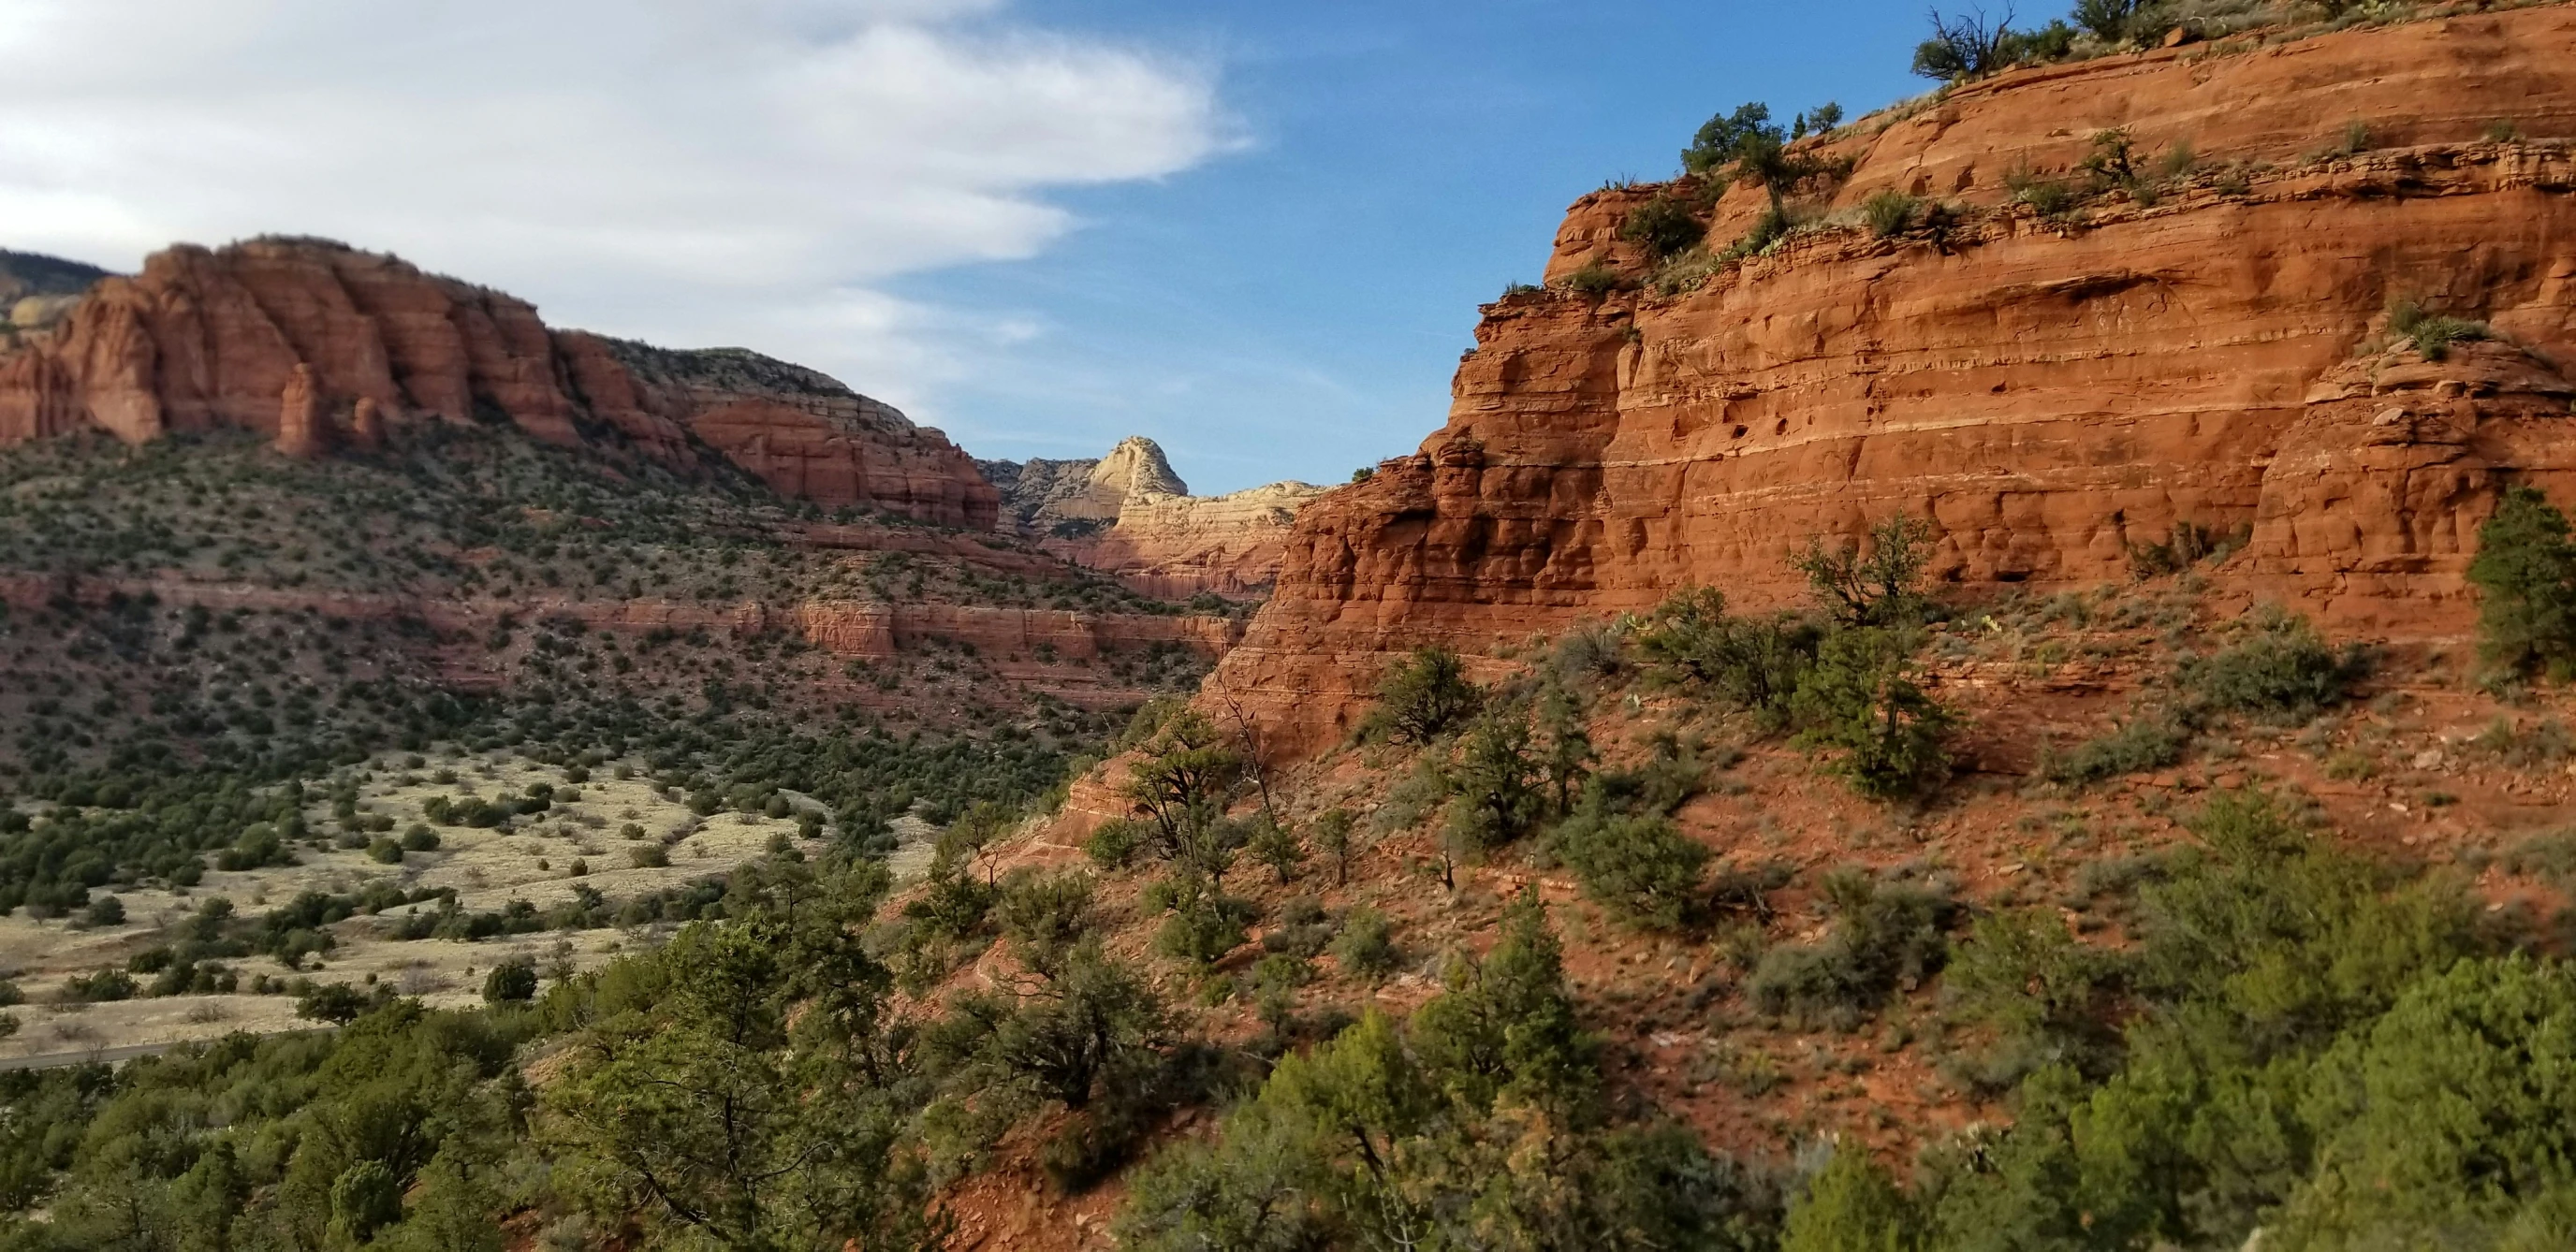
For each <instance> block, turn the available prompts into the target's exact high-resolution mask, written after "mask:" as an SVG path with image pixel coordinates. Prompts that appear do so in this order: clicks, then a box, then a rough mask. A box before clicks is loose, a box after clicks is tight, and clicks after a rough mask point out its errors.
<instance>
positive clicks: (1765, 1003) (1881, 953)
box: [1746, 870, 1958, 1028]
mask: <svg viewBox="0 0 2576 1252" xmlns="http://www.w3.org/2000/svg"><path fill="white" fill-rule="evenodd" d="M1823 885H1824V892H1825V896H1826V898H1827V899H1828V900H1830V901H1831V902H1832V904H1833V907H1834V913H1835V920H1834V928H1833V930H1832V931H1831V932H1830V933H1828V934H1827V935H1826V936H1825V938H1824V939H1823V940H1822V941H1820V942H1818V943H1814V944H1798V945H1790V946H1783V947H1777V948H1773V949H1771V950H1770V951H1769V952H1767V953H1765V954H1764V955H1763V957H1762V963H1761V965H1759V966H1758V967H1756V968H1755V970H1754V971H1753V977H1752V979H1751V980H1750V981H1749V982H1748V983H1747V984H1746V991H1747V992H1748V993H1749V994H1750V995H1751V996H1752V998H1753V1003H1754V1004H1755V1005H1756V1006H1757V1007H1759V1008H1760V1009H1761V1010H1762V1011H1763V1012H1765V1013H1771V1014H1774V1015H1777V1016H1782V1017H1788V1018H1792V1019H1795V1020H1799V1021H1804V1022H1820V1023H1827V1024H1832V1025H1836V1026H1841V1027H1845V1028H1848V1027H1850V1026H1852V1025H1855V1024H1857V1023H1858V1022H1859V1020H1860V1019H1861V1017H1862V1016H1863V1015H1864V1014H1867V1013H1870V1012H1874V1011H1876V1010H1877V1009H1878V1007H1879V1006H1880V1005H1882V1004H1885V1003H1886V1002H1887V999H1888V997H1889V996H1891V995H1894V994H1896V993H1897V992H1899V991H1910V990H1912V989H1914V988H1915V987H1916V986H1918V985H1920V984H1921V983H1922V981H1923V980H1924V979H1925V978H1928V977H1930V976H1931V975H1933V974H1935V973H1938V972H1939V971H1940V969H1941V965H1942V962H1943V960H1944V959H1945V958H1946V957H1947V955H1948V952H1949V944H1948V940H1947V939H1946V938H1945V937H1944V932H1945V931H1947V930H1948V929H1949V927H1950V924H1951V922H1952V920H1953V919H1954V918H1955V917H1956V916H1957V914H1958V905H1957V903H1956V902H1954V901H1953V900H1952V899H1951V898H1950V897H1949V896H1948V895H1947V894H1946V893H1943V892H1939V891H1935V890H1932V889H1929V888H1926V887H1921V886H1914V885H1909V884H1881V883H1879V882H1877V881H1875V880H1873V879H1872V878H1870V877H1869V876H1868V875H1867V874H1864V873H1861V872H1859V871H1855V870H1841V871H1836V872H1835V873H1832V874H1828V875H1826V877H1825V880H1824V884H1823Z"/></svg>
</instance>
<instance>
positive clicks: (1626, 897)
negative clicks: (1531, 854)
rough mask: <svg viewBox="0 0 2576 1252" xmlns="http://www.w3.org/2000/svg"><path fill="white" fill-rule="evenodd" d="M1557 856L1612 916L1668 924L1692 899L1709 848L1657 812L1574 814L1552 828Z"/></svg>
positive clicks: (1640, 922)
mask: <svg viewBox="0 0 2576 1252" xmlns="http://www.w3.org/2000/svg"><path fill="white" fill-rule="evenodd" d="M1556 847H1557V855H1559V856H1561V857H1563V858H1564V860H1565V863H1566V864H1567V865H1568V866H1569V867H1571V868H1572V869H1573V870H1574V874H1575V877H1576V878H1577V879H1579V880H1581V881H1582V883H1583V892H1584V894H1585V895H1588V896H1590V897H1591V898H1592V899H1593V901H1594V902H1595V903H1598V904H1600V905H1601V906H1602V907H1603V908H1605V909H1608V910H1609V911H1610V912H1611V913H1612V914H1613V915H1615V916H1618V917H1621V918H1624V919H1626V920H1628V921H1630V922H1633V923H1635V924H1637V925H1640V926H1647V927H1655V928H1661V929H1667V930H1668V929H1671V928H1672V927H1675V926H1678V925H1680V924H1681V923H1682V921H1683V919H1684V917H1685V915H1686V914H1687V913H1688V911H1689V910H1690V908H1691V906H1692V905H1693V904H1694V903H1695V902H1696V899H1697V895H1698V890H1699V883H1700V874H1701V872H1702V870H1704V869H1705V868H1706V867H1707V865H1708V858H1709V851H1708V849H1707V848H1706V847H1705V846H1703V845H1701V844H1700V843H1699V842H1697V841H1696V840H1693V839H1690V838H1687V837H1685V836H1684V835H1683V834H1682V833H1681V832H1680V831H1679V830H1676V829H1674V827H1673V824H1672V823H1671V822H1670V821H1667V820H1665V819H1663V818H1661V817H1647V816H1625V815H1604V814H1602V813H1600V812H1598V811H1597V810H1595V811H1592V812H1587V813H1581V814H1577V815H1576V816H1575V817H1573V818H1571V819H1569V820H1568V821H1567V822H1566V823H1565V824H1564V825H1563V826H1561V827H1559V828H1558V830H1557V833H1556Z"/></svg>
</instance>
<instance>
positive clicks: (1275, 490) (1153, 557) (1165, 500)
mask: <svg viewBox="0 0 2576 1252" xmlns="http://www.w3.org/2000/svg"><path fill="white" fill-rule="evenodd" d="M977 464H978V466H979V467H980V468H982V469H983V471H984V475H985V477H986V478H988V479H991V480H992V481H993V483H994V484H995V485H996V486H998V487H999V488H1000V489H1001V491H1002V496H1003V512H1004V514H1005V515H1006V516H1007V517H1008V518H1009V519H1010V520H1011V522H1012V523H1013V524H1014V525H1015V526H1016V527H1017V529H1018V530H1019V531H1020V533H1022V534H1024V535H1027V536H1029V537H1030V538H1032V539H1035V540H1037V541H1038V543H1039V544H1040V545H1041V546H1043V547H1045V548H1046V549H1047V550H1048V551H1050V552H1054V553H1056V554H1057V555H1060V556H1063V557H1064V558H1066V559H1068V560H1071V561H1074V562H1077V563H1079V564H1082V565H1086V566H1089V567H1090V568H1092V569H1096V570H1100V571H1102V572H1103V573H1107V574H1110V575H1112V576H1115V577H1116V578H1118V579H1119V580H1120V581H1122V582H1124V583H1126V584H1127V585H1128V586H1129V587H1132V588H1134V589H1135V590H1137V591H1140V592H1142V593H1144V594H1146V595H1152V596H1162V597H1166V598H1171V599H1182V598H1186V597H1189V596H1193V595H1197V594H1198V593H1200V592H1204V591H1212V592H1215V593H1217V594H1219V595H1225V596H1250V595H1260V594H1263V593H1266V592H1267V591H1268V590H1269V589H1270V585H1271V583H1272V582H1273V581H1275V580H1276V579H1277V577H1278V574H1279V562H1280V559H1281V556H1282V547H1281V545H1282V543H1283V542H1284V541H1285V540H1286V539H1287V537H1288V527H1289V524H1290V523H1291V522H1293V521H1295V520H1296V516H1297V510H1298V509H1300V508H1303V507H1305V504H1306V502H1307V501H1309V500H1312V499H1314V498H1315V497H1317V496H1319V495H1322V494H1323V491H1324V489H1323V488H1321V487H1316V486H1312V485H1309V484H1307V483H1300V482H1277V483H1271V484H1269V485H1267V486H1262V487H1254V488H1251V489H1249V490H1245V491H1238V492H1234V493H1232V494H1229V495H1222V496H1193V495H1191V494H1190V493H1189V492H1190V489H1189V484H1187V483H1185V482H1183V481H1181V476H1180V475H1179V474H1176V473H1174V472H1173V471H1172V465H1171V462H1170V461H1169V460H1168V459H1166V458H1165V457H1164V455H1163V449H1162V447H1161V445H1159V444H1156V443H1155V442H1154V441H1153V440H1151V439H1147V438H1145V437H1144V436H1142V435H1134V436H1130V437H1128V438H1126V439H1123V440H1120V441H1119V443H1118V446H1117V447H1115V448H1112V449H1110V452H1109V455H1107V456H1105V457H1101V458H1100V459H1098V460H1065V461H1057V460H1043V459H1040V460H1030V461H1019V462H1014V461H981V462H977Z"/></svg>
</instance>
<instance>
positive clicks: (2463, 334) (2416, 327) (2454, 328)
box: [2388, 300, 2495, 361]
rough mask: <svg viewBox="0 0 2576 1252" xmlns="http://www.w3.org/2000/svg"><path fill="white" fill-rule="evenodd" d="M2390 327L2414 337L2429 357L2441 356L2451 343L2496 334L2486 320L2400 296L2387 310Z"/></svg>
mask: <svg viewBox="0 0 2576 1252" xmlns="http://www.w3.org/2000/svg"><path fill="white" fill-rule="evenodd" d="M2388 329H2389V330H2390V331H2392V332H2394V333H2396V334H2397V335H2399V336H2401V337H2403V338H2405V339H2408V340H2411V341H2413V343H2414V344H2415V350H2416V351H2417V352H2421V353H2423V354H2424V359H2425V360H2427V361H2439V360H2441V359H2442V358H2443V357H2444V356H2446V355H2448V354H2449V351H2450V347H2451V345H2452V344H2455V343H2467V342H2471V341H2474V340H2481V339H2493V338H2495V331H2494V330H2492V329H2490V328H2489V327H2488V326H2487V324H2486V323H2484V322H2476V321H2471V320H2469V319H2467V318H2464V317H2451V316H2449V315H2447V314H2441V313H2433V312H2429V311H2427V310H2426V309H2425V308H2424V306H2423V305H2421V304H2418V303H2416V302H2415V301H2413V300H2401V301H2399V302H2398V303H2397V306H2396V307H2395V308H2392V309H2390V310H2389V311H2388Z"/></svg>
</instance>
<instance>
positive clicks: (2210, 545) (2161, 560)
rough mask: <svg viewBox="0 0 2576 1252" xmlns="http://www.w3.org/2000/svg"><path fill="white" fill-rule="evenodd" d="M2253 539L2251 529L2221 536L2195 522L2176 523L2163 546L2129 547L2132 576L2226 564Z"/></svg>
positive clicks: (2176, 571)
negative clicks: (2205, 564)
mask: <svg viewBox="0 0 2576 1252" xmlns="http://www.w3.org/2000/svg"><path fill="white" fill-rule="evenodd" d="M2251 538H2253V528H2251V527H2240V528H2238V529H2237V530H2235V531H2232V532H2228V533H2223V534H2222V533H2220V532H2218V531H2215V530H2211V529H2210V528H2208V527H2206V526H2202V525H2199V524H2198V523H2195V522H2190V521H2180V522H2175V523H2174V525H2173V529H2172V530H2170V531H2168V532H2166V535H2165V541H2164V542H2163V543H2138V542H2132V543H2130V544H2129V572H2130V573H2131V574H2132V575H2134V576H2136V577H2138V578H2156V577H2160V576H2162V575H2165V574H2178V573H2181V572H2182V571H2184V570H2186V569H2189V568H2191V567H2192V566H2194V565H2198V564H2200V563H2201V562H2202V561H2224V560H2226V559H2227V557H2228V554H2230V553H2232V552H2234V551H2236V550H2237V549H2238V548H2242V547H2244V546H2245V544H2246V541H2247V540H2249V539H2251Z"/></svg>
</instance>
